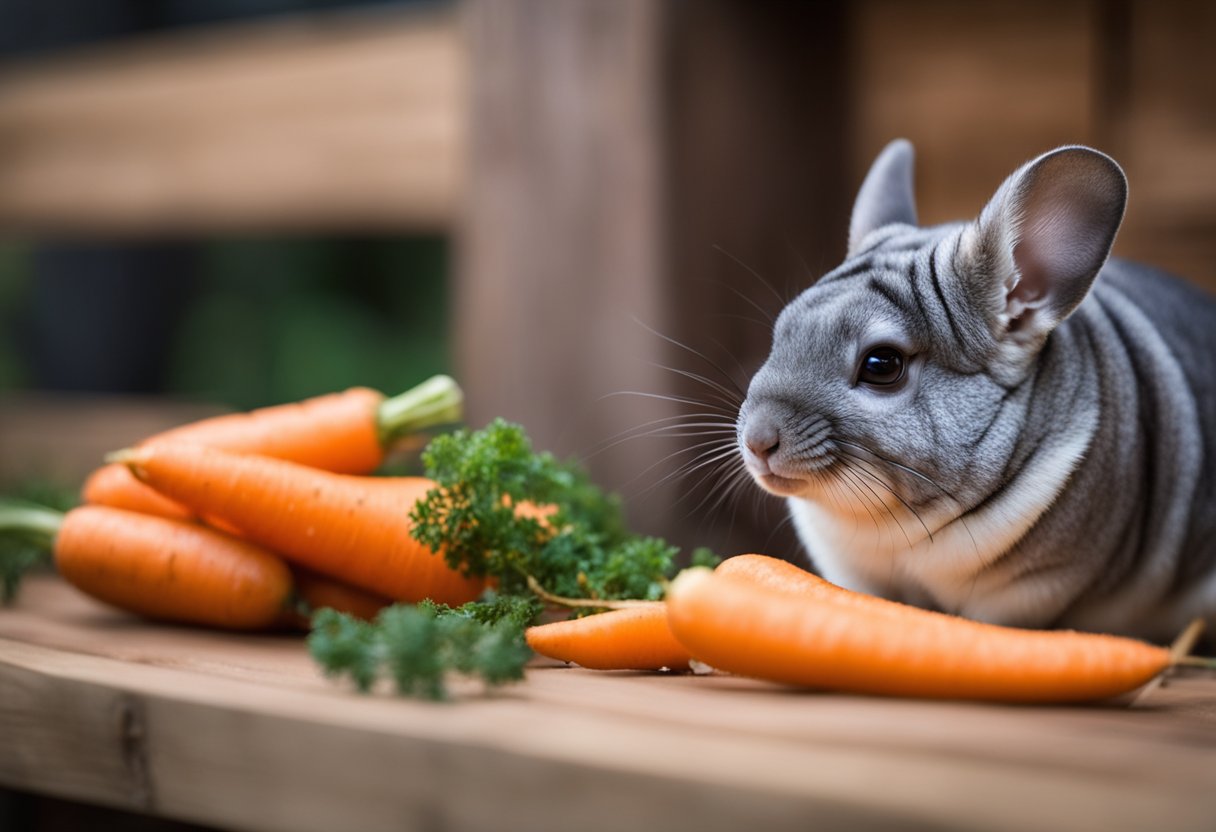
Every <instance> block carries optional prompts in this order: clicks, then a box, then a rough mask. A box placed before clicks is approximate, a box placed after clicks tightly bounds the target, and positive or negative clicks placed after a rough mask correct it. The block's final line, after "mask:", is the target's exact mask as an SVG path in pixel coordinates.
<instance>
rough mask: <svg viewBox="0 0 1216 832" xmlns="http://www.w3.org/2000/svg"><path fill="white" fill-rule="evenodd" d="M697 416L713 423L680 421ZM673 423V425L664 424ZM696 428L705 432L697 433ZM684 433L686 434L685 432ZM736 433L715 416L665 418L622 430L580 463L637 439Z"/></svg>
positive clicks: (731, 423)
mask: <svg viewBox="0 0 1216 832" xmlns="http://www.w3.org/2000/svg"><path fill="white" fill-rule="evenodd" d="M697 416H703V417H704V418H707V419H711V420H713V421H706V422H681V421H677V420H680V419H690V418H695V417H697ZM664 423H673V424H664ZM698 428H704V429H705V430H701V431H697V430H696V429H698ZM685 431H686V432H685ZM736 433H737V430H736V428H735V423H734V421H733V420H731V419H726V418H724V417H720V416H717V415H716V414H712V413H706V414H691V415H680V416H667V417H665V418H663V419H652V420H651V421H649V422H646V423H644V424H641V425H636V426H634V427H632V428H629V429H628V430H623V431H621V432H620V433H617V434H615V435H613V436H610V437H608V438H607V439H605V440H603V441H601V442H599V443H598V444H596V445H595V446H594V447H593V448H591V450H589V451H587V452H586V454H585V455H584V456H582V457H581V459H582V461H584V462H585V461H587V460H589V459H592V458H594V457H596V456H598V455H600V454H602V453H604V452H605V451H608V450H611V449H612V448H615V447H616V446H617V445H620V444H623V443H625V442H629V441H632V440H637V439H646V438H650V437H665V438H666V437H673V436H674V437H684V436H707V435H710V434H720V435H722V436H727V435H730V436H734V435H735V434H736Z"/></svg>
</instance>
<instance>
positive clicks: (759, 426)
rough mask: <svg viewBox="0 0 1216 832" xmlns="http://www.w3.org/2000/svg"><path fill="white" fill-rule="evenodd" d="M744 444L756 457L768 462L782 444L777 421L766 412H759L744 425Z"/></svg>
mask: <svg viewBox="0 0 1216 832" xmlns="http://www.w3.org/2000/svg"><path fill="white" fill-rule="evenodd" d="M743 444H744V446H745V447H746V448H747V449H748V450H749V451H751V452H752V453H753V454H755V456H756V459H758V460H760V461H762V462H767V461H768V458H769V457H770V456H772V455H773V454H774V453H776V451H777V448H779V447H780V446H781V430H780V428H778V426H777V421H776V420H775V419H773V418H772V417H771V416H769V415H768V414H765V413H757V414H755V415H753V416H752V417H751V418H749V419H748V420H747V424H745V425H744V426H743Z"/></svg>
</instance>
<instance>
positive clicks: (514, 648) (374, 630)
mask: <svg viewBox="0 0 1216 832" xmlns="http://www.w3.org/2000/svg"><path fill="white" fill-rule="evenodd" d="M472 606H477V605H465V607H459V608H456V609H451V608H448V607H443V606H440V605H436V604H428V603H423V604H418V605H408V604H395V605H393V606H391V607H387V608H385V609H384V610H383V611H381V613H380V615H379V616H378V617H377V618H376V620H375V621H374V622H368V621H361V620H359V619H356V618H353V617H352V616H349V615H346V614H345V613H340V612H336V611H334V610H331V609H323V610H319V611H318V612H317V613H316V614H315V615H314V616H313V629H312V633H311V634H310V635H309V637H308V648H309V651H310V652H311V653H312V656H313V658H314V659H316V661H317V662H318V663H319V664H320V665H321V667H322V669H323V671H324V672H325V674H326V675H327V676H331V677H342V676H348V677H350V679H351V681H352V682H354V684H355V687H357V688H358V689H359V690H360V691H364V692H366V691H368V690H370V689H371V688H372V686H373V685H374V684H375V683H376V681H377V680H379V679H381V678H384V677H387V678H390V679H392V680H393V683H394V685H395V687H396V689H397V691H398V693H401V694H404V695H407V696H415V697H420V698H423V699H431V700H443V699H446V698H447V697H448V690H447V685H446V678H447V675H448V673H450V672H455V673H459V674H462V675H465V676H471V677H475V678H479V679H481V680H482V681H483V682H484V683H485V684H486V685H487V686H490V687H494V686H498V685H502V684H505V683H507V682H512V681H516V680H519V679H522V678H523V673H524V665H525V664H526V663H527V661H528V659H529V657H530V656H531V655H532V654H531V651H530V650H528V647H527V645H526V644H525V642H524V637H523V624H521V623H519V622H518V621H517V620H515V619H516V618H517V617H518V615H519V614H520V611H521V609H522V608H521V607H519V606H518V605H517V604H514V603H513V604H511V605H510V606H511V609H510V610H507V609H506V606H505V605H501V604H499V605H497V606H496V605H495V603H494V602H489V603H487V604H485V605H483V606H484V607H485V609H478V610H477V611H476V612H474V611H473V610H472V609H467V608H469V607H472ZM489 609H498V610H499V611H500V612H501V613H502V617H501V618H499V619H498V620H496V621H485V620H480V619H479V617H478V616H479V615H483V614H484V613H485V611H486V610H489Z"/></svg>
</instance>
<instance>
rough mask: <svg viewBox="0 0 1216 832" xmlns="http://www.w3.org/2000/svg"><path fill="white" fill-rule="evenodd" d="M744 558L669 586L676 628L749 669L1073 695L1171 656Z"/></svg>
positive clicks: (1024, 696)
mask: <svg viewBox="0 0 1216 832" xmlns="http://www.w3.org/2000/svg"><path fill="white" fill-rule="evenodd" d="M732 560H733V559H732ZM729 562H730V561H729V560H728V561H726V563H729ZM724 565H725V564H724ZM746 566H748V564H747V563H746V562H745V563H744V564H741V565H738V566H736V567H732V568H731V569H728V570H727V571H726V573H725V574H714V573H711V572H709V571H707V570H703V569H690V570H686V571H685V572H684V573H682V574H681V575H680V576H678V577H677V578H676V580H675V581H674V582H673V583H672V586H671V589H670V591H669V593H668V597H667V614H668V621H669V623H670V625H671V630H672V632H673V633H674V634H675V636H676V639H677V640H678V641H679V642H680V643H681V644H683V645H684V646H685V647H686V648H687V649H688V651H689V652H690V653H691V654H692V655H693V656H694V657H695V658H697V659H699V660H701V661H703V662H705V663H706V664H709V665H711V666H713V667H715V668H717V669H719V670H723V671H727V672H730V673H737V674H739V675H743V676H752V677H755V678H759V679H768V680H770V681H775V682H784V683H787V684H795V685H806V686H811V687H822V688H831V689H836V690H844V691H851V692H857V693H871V694H888V695H896V696H920V697H936V698H952V699H989V700H1001V701H1013V702H1073V701H1089V700H1095V699H1103V698H1107V697H1111V696H1115V695H1118V694H1120V693H1124V692H1127V691H1130V690H1133V689H1134V688H1137V687H1139V686H1140V685H1142V684H1144V683H1145V682H1147V681H1149V680H1150V679H1152V678H1153V677H1154V676H1156V675H1157V674H1158V673H1160V672H1161V671H1162V670H1164V669H1166V668H1167V667H1168V666H1169V665H1170V663H1171V657H1170V653H1169V651H1168V650H1166V649H1165V648H1161V647H1155V646H1153V645H1150V644H1145V643H1143V642H1140V641H1135V640H1133V639H1126V638H1119V637H1116V636H1106V635H1096V634H1092V633H1077V632H1071V631H1039V630H1021V629H1016V628H1012V627H1000V626H996V625H992V624H984V623H980V622H976V621H969V620H967V619H963V618H958V617H956V616H950V615H944V614H941V613H933V612H927V611H925V610H920V609H916V608H914V607H909V606H906V605H903V604H896V603H894V602H891V601H883V600H881V599H873V598H870V597H868V596H861V595H858V594H856V593H851V592H849V591H847V590H843V589H840V588H839V587H833V586H832V585H831V584H827V583H826V582H823V581H820V580H819V579H817V578H814V577H813V576H811V578H812V580H809V581H806V580H805V579H804V578H802V577H797V580H799V581H803V584H802V588H801V589H800V590H798V591H789V590H787V589H780V588H778V589H774V588H772V586H771V585H770V586H763V585H760V584H759V583H758V582H757V580H756V572H755V571H753V572H752V573H751V574H750V575H748V574H746V571H745V569H744V568H743V567H746ZM769 566H772V564H769ZM719 568H721V567H719ZM791 568H793V569H796V567H791ZM732 570H738V571H737V572H736V574H734V575H731V574H730V572H731V571H732ZM799 571H800V570H799ZM803 574H804V575H809V573H803ZM765 580H768V579H765ZM819 584H823V586H819Z"/></svg>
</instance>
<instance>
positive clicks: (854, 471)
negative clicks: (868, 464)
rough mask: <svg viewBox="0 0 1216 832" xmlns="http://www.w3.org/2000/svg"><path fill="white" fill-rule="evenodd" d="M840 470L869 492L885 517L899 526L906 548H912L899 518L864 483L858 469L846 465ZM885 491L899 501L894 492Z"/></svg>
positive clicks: (876, 493) (908, 536) (863, 477)
mask: <svg viewBox="0 0 1216 832" xmlns="http://www.w3.org/2000/svg"><path fill="white" fill-rule="evenodd" d="M842 470H843V471H847V472H848V473H849V475H850V477H852V478H853V479H854V480H855V481H856V482H857V483H858V484H859V485H860V486H861V487H862V488H864V489H865V490H866V491H869V492H870V493H871V494H872V495H874V499H875V500H876V501H878V504H879V505H880V506H882V508H883V510H884V511H886V513H887V515H888V516H889V517H890V518H891V519H892V520H894V521H895V525H897V526H899V530H900V531H901V532H903V534H904V540H906V541H907V542H908V546H909V547H911V546H912V537H911V536H910V535H909V534H908V530H907V529H905V528H904V524H903V523H901V522H900V521H899V517H897V516H896V514H895V512H893V511H892V510H891V507H890V506H888V505H887V504H886V503H885V502H884V501H883V499H882V498H881V497H879V496H878V492H877V491H875V490H874V489H873V487H872V486H871V485H870V484H869V483H868V482H866V478H865V476H863V473H862V472H861V471H860V470H858V469H855V468H852V467H851V466H849V465H848V464H847V463H846V464H845V465H843V466H842ZM880 484H881V483H880ZM887 491H890V493H891V494H893V495H894V496H895V497H896V499H899V495H898V494H895V492H894V491H891V489H889V488H888V489H887ZM900 502H901V503H902V502H903V500H902V499H900ZM904 505H905V506H906V505H907V504H906V503H904Z"/></svg>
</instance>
